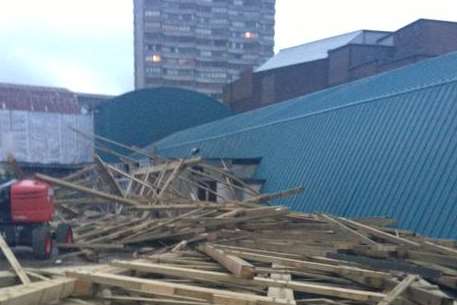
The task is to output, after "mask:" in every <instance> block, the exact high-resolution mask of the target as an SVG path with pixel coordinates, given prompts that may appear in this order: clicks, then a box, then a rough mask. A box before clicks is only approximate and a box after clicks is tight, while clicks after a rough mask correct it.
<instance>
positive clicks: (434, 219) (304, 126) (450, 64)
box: [157, 53, 457, 239]
mask: <svg viewBox="0 0 457 305" xmlns="http://www.w3.org/2000/svg"><path fill="white" fill-rule="evenodd" d="M456 67H457V53H453V54H450V55H447V56H442V57H440V58H436V59H432V60H429V61H426V62H423V63H420V64H417V65H414V66H410V67H407V68H403V69H400V70H396V71H393V72H389V73H385V74H382V75H378V76H375V77H371V78H368V79H364V80H361V81H357V82H354V83H351V84H347V85H343V86H339V87H336V88H332V89H329V90H325V91H321V92H319V93H316V94H312V95H308V96H305V97H302V98H298V99H295V100H293V101H290V102H286V103H282V104H278V105H274V106H271V107H267V108H264V109H260V110H257V111H253V112H250V113H244V114H241V115H237V116H234V117H231V118H228V119H225V120H221V121H217V122H214V123H210V124H207V125H204V126H201V127H197V128H193V129H189V130H186V131H183V132H179V133H177V134H175V135H172V136H170V137H167V138H165V139H164V140H162V141H160V142H158V143H157V147H158V151H159V152H160V153H162V154H164V155H167V156H169V157H173V156H183V155H189V153H190V150H191V149H192V148H193V147H199V148H200V152H201V154H202V156H204V157H211V158H243V157H261V158H262V162H261V165H260V167H259V169H258V172H257V176H258V178H264V179H266V184H265V186H264V191H265V192H274V191H278V190H282V189H286V188H289V187H292V186H300V185H301V186H304V187H305V191H304V193H303V194H302V195H300V196H297V197H294V198H289V199H285V200H283V201H281V203H283V204H287V205H288V206H290V207H291V208H292V209H295V210H300V211H305V212H326V213H332V214H337V215H343V216H348V217H363V216H388V217H394V218H396V219H397V220H398V221H399V226H400V227H401V228H405V229H412V230H416V231H418V232H420V233H422V234H426V235H430V236H434V237H442V238H456V239H457V68H456Z"/></svg>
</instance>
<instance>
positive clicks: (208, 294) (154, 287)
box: [68, 271, 288, 305]
mask: <svg viewBox="0 0 457 305" xmlns="http://www.w3.org/2000/svg"><path fill="white" fill-rule="evenodd" d="M68 276H70V277H73V278H76V279H77V280H79V281H82V282H88V283H93V284H100V285H106V286H113V287H121V288H124V289H134V290H138V291H141V292H145V293H148V294H151V293H152V294H153V293H155V292H157V293H160V294H162V295H166V296H186V297H189V296H190V297H195V298H200V299H204V300H206V301H208V302H210V303H212V304H218V305H219V304H220V305H225V304H232V305H238V304H239V305H284V304H288V303H287V302H285V301H284V300H276V299H273V298H270V297H265V296H258V295H252V294H246V293H237V292H231V291H226V290H221V289H212V288H204V287H199V286H191V285H184V284H176V283H169V282H163V281H158V280H150V279H142V278H136V277H130V276H124V275H114V274H110V273H103V272H92V273H91V272H84V271H80V272H69V273H68Z"/></svg>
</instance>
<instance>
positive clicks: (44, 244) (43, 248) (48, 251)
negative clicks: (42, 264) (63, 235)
mask: <svg viewBox="0 0 457 305" xmlns="http://www.w3.org/2000/svg"><path fill="white" fill-rule="evenodd" d="M52 248H53V241H52V235H51V232H50V231H49V228H48V227H47V226H40V227H37V228H35V229H34V230H33V231H32V249H33V254H34V255H35V257H36V258H38V259H49V258H50V257H51V255H52Z"/></svg>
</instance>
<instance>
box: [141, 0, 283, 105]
mask: <svg viewBox="0 0 457 305" xmlns="http://www.w3.org/2000/svg"><path fill="white" fill-rule="evenodd" d="M274 16H275V0H179V1H177V0H134V25H135V35H134V40H135V42H134V43H135V87H136V89H141V88H151V87H161V86H168V87H179V88H183V89H191V90H195V91H198V92H200V93H205V94H208V95H210V96H212V97H215V98H217V99H221V98H222V90H223V86H224V85H225V84H227V83H230V82H232V81H235V80H236V79H238V77H239V75H240V73H241V72H242V71H245V70H248V69H252V68H253V67H257V66H260V65H261V64H263V63H264V62H265V61H266V60H267V59H268V58H270V57H271V56H272V55H273V47H274V22H275V19H274Z"/></svg>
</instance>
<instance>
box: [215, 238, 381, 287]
mask: <svg viewBox="0 0 457 305" xmlns="http://www.w3.org/2000/svg"><path fill="white" fill-rule="evenodd" d="M217 248H222V249H223V250H224V251H225V252H226V253H228V254H232V255H237V256H239V257H241V258H244V259H248V260H253V261H258V262H263V263H277V264H279V265H282V266H286V267H292V268H296V269H298V270H302V271H309V270H313V271H317V272H324V273H333V274H340V275H341V274H352V275H355V276H366V277H369V278H372V279H373V280H375V279H380V280H382V279H384V278H386V277H388V276H389V274H388V273H384V272H379V271H372V270H368V269H361V268H357V267H350V266H342V265H330V264H323V263H315V262H310V261H304V260H298V259H291V258H285V257H278V256H272V255H267V254H259V253H253V252H246V251H239V250H234V249H230V248H224V247H223V246H220V245H217Z"/></svg>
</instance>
